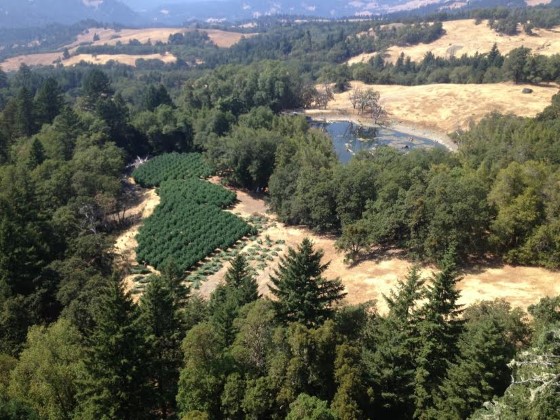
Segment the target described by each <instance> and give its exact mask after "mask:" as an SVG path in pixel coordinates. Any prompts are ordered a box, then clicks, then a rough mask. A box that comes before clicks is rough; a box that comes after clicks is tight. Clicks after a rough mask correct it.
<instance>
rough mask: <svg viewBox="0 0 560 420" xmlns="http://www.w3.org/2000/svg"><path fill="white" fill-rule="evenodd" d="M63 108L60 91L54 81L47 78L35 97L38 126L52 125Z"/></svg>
mask: <svg viewBox="0 0 560 420" xmlns="http://www.w3.org/2000/svg"><path fill="white" fill-rule="evenodd" d="M63 106H64V100H63V97H62V90H61V89H60V87H59V86H58V83H57V82H56V80H55V79H53V78H52V77H49V78H48V79H47V80H45V82H44V83H43V84H42V85H41V87H40V88H39V91H38V92H37V96H36V97H35V112H36V114H37V119H38V122H39V125H42V124H50V123H52V121H53V120H54V119H55V117H56V116H57V115H58V114H60V112H61V111H62V107H63Z"/></svg>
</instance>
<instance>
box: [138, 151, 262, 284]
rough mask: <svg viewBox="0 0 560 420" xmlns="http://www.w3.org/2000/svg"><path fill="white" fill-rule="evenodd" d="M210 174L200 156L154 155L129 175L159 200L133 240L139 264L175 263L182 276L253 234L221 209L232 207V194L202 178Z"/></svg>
mask: <svg viewBox="0 0 560 420" xmlns="http://www.w3.org/2000/svg"><path fill="white" fill-rule="evenodd" d="M210 173H211V169H210V168H209V167H208V166H207V165H206V164H205V163H204V161H203V159H202V156H201V155H199V154H177V153H174V154H168V155H161V156H158V157H157V158H155V159H153V160H151V161H150V162H148V163H146V164H144V165H142V166H141V167H140V168H138V169H137V170H136V171H134V173H133V174H132V176H133V177H134V179H135V180H136V182H138V183H139V184H140V185H143V186H155V187H158V190H157V191H158V194H159V195H160V198H161V202H160V204H159V206H158V207H157V208H156V209H155V211H154V213H153V214H152V215H151V216H150V217H149V218H147V219H146V220H145V221H144V225H143V226H142V227H141V228H140V231H139V233H138V235H137V237H136V239H137V241H138V248H137V261H138V262H139V263H141V264H144V265H149V266H152V267H155V268H156V269H161V268H162V267H164V266H165V265H166V264H167V263H168V262H170V261H174V262H175V264H176V265H177V266H178V268H179V269H181V270H182V271H187V270H191V269H193V268H194V267H195V266H197V265H198V263H199V262H200V261H202V260H204V259H205V258H206V257H208V256H210V255H212V254H215V253H216V251H219V252H221V253H224V252H228V249H229V248H231V247H232V246H234V245H235V244H236V243H237V242H238V241H239V240H240V239H242V238H243V237H245V236H248V235H251V234H255V233H256V232H257V229H256V228H255V227H253V226H251V225H250V224H248V223H247V222H246V221H244V220H243V219H241V218H240V217H238V216H236V215H234V214H232V213H230V212H227V211H224V210H223V209H225V208H227V207H229V206H231V205H232V204H233V203H234V202H235V200H236V195H235V193H234V192H232V191H229V190H226V189H225V188H223V187H221V186H219V185H215V184H211V183H210V182H208V181H206V180H204V179H201V178H202V177H206V176H208V175H210ZM206 268H208V267H206ZM218 269H219V268H217V269H216V270H206V271H207V272H208V273H206V271H205V274H209V273H211V272H212V271H217V270H218ZM139 274H142V273H141V272H140V273H139ZM142 281H143V279H141V278H139V279H138V282H139V283H142ZM136 289H139V287H137V288H136Z"/></svg>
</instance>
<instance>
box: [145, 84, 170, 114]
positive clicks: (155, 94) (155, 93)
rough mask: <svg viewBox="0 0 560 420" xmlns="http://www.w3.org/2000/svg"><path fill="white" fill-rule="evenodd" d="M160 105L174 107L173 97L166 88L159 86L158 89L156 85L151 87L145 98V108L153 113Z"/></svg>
mask: <svg viewBox="0 0 560 420" xmlns="http://www.w3.org/2000/svg"><path fill="white" fill-rule="evenodd" d="M160 105H169V106H173V101H172V99H171V96H169V92H167V89H166V88H165V86H163V85H159V86H158V87H157V88H156V87H155V86H154V85H150V87H149V88H148V90H147V91H146V96H145V97H144V108H146V109H147V110H148V111H153V110H155V109H156V108H157V107H158V106H160Z"/></svg>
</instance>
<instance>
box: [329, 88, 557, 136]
mask: <svg viewBox="0 0 560 420" xmlns="http://www.w3.org/2000/svg"><path fill="white" fill-rule="evenodd" d="M352 87H353V88H354V87H360V88H372V89H375V90H377V91H379V92H380V94H381V103H382V104H383V105H384V106H385V108H386V109H387V111H388V112H389V114H390V116H391V118H392V119H394V120H398V121H402V122H407V123H413V124H419V125H421V126H424V127H428V128H432V129H437V130H440V131H444V132H446V133H450V132H453V131H455V130H458V129H465V128H468V126H469V123H470V122H471V121H474V122H476V121H479V120H481V119H482V118H483V117H484V116H485V115H487V114H489V113H491V112H500V113H503V114H508V113H511V114H515V115H519V116H523V117H533V116H535V115H536V114H538V113H539V112H541V111H542V110H543V109H544V108H545V107H546V106H548V105H549V104H550V101H551V98H552V96H553V95H554V94H556V93H557V92H558V87H557V86H529V85H515V84H513V83H495V84H485V85H455V84H437V85H422V86H398V85H390V86H389V85H365V84H364V83H361V82H352ZM524 87H530V88H531V89H533V93H531V94H523V93H521V91H522V89H523V88H524ZM349 95H350V91H348V92H344V93H340V94H336V95H335V99H334V100H333V101H331V102H330V103H329V105H328V109H327V112H330V113H342V114H344V113H345V114H346V115H353V114H354V110H353V109H352V105H351V103H350V99H349Z"/></svg>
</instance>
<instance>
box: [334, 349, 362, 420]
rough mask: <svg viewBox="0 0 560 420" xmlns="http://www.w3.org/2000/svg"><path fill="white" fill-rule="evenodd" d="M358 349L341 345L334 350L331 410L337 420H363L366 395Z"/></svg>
mask: <svg viewBox="0 0 560 420" xmlns="http://www.w3.org/2000/svg"><path fill="white" fill-rule="evenodd" d="M361 363H362V361H361V354H360V349H359V348H358V347H354V346H351V345H349V344H342V345H339V346H337V348H336V360H335V372H334V376H335V380H336V383H337V389H336V394H335V395H334V398H333V401H332V404H331V409H332V410H333V411H334V413H335V414H336V416H337V418H339V419H361V418H364V408H366V407H367V403H368V393H367V389H366V386H365V378H364V375H363V372H364V370H365V369H363V367H362V365H361Z"/></svg>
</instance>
